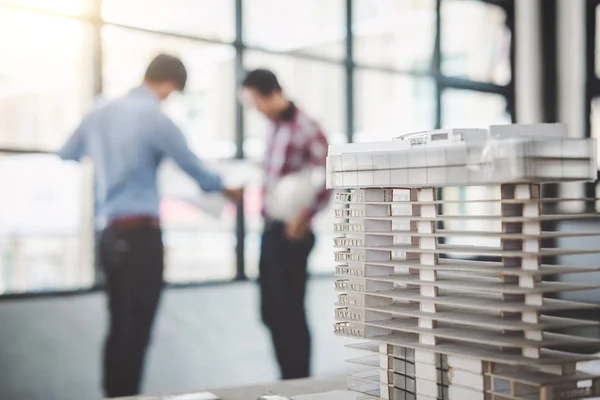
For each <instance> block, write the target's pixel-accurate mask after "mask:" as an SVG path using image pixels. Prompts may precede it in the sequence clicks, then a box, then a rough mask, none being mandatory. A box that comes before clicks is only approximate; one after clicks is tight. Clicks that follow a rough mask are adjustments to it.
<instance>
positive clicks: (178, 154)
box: [153, 115, 223, 192]
mask: <svg viewBox="0 0 600 400" xmlns="http://www.w3.org/2000/svg"><path fill="white" fill-rule="evenodd" d="M156 127H157V129H156V130H155V131H154V135H153V139H154V140H153V145H154V146H155V148H156V150H157V151H158V152H159V153H162V154H163V155H165V156H166V157H169V158H171V159H172V160H173V161H174V162H175V164H177V165H178V166H179V168H181V169H182V170H183V171H184V172H185V173H187V174H188V175H189V176H190V177H191V178H192V179H194V180H195V181H196V183H197V184H198V186H200V188H201V189H202V190H203V191H205V192H218V191H221V190H222V189H223V183H222V181H221V177H220V176H218V175H216V174H214V173H212V172H211V171H209V170H208V169H207V168H206V167H205V166H204V164H203V163H202V162H201V161H200V159H199V158H198V157H197V156H196V155H195V154H194V152H192V150H191V149H190V148H189V146H188V144H187V140H186V139H185V136H184V135H183V133H182V132H181V130H180V129H179V128H178V127H177V125H175V123H173V121H171V119H169V118H167V117H166V116H164V115H163V116H161V117H160V118H159V122H158V123H157V125H156Z"/></svg>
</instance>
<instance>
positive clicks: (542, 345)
mask: <svg viewBox="0 0 600 400" xmlns="http://www.w3.org/2000/svg"><path fill="white" fill-rule="evenodd" d="M596 165H597V164H596V145H595V142H594V140H593V139H574V138H569V137H568V135H567V131H566V127H565V126H564V125H560V124H542V125H508V126H492V127H490V129H489V130H488V129H452V130H440V131H433V132H423V133H416V134H410V135H404V136H401V137H399V138H397V139H396V140H392V141H388V142H374V143H360V144H344V145H336V146H331V147H330V149H329V155H328V160H327V180H328V181H327V185H328V187H329V188H331V189H334V190H335V191H336V193H335V200H336V210H335V217H336V222H335V226H334V229H335V232H336V238H335V247H336V252H335V261H336V274H337V276H338V277H339V278H338V280H337V281H336V284H335V285H336V289H337V291H338V292H339V299H338V303H337V305H336V307H337V308H336V310H335V316H336V324H335V333H336V334H338V335H340V336H345V337H352V338H361V339H366V340H365V341H363V342H362V343H360V344H356V345H350V346H349V347H352V348H355V349H361V350H364V351H366V352H367V355H366V356H364V357H360V358H355V359H353V360H350V361H351V362H353V363H355V364H359V365H361V366H364V367H365V372H360V373H355V374H352V375H350V376H349V377H348V387H349V389H351V390H354V391H357V392H360V393H362V394H363V395H362V397H359V398H364V399H402V400H404V399H406V400H411V399H413V400H414V399H418V400H421V399H428V400H429V399H432V400H433V399H453V400H478V399H498V400H500V399H512V400H525V399H540V400H558V399H561V400H566V399H581V398H591V397H595V396H600V376H594V375H591V374H588V373H584V372H580V371H578V370H577V368H576V366H577V363H578V362H581V361H586V360H590V359H593V358H594V357H592V356H589V355H582V354H576V353H573V352H567V351H565V350H568V349H570V348H572V347H575V346H594V345H597V344H598V341H597V340H596V339H589V338H584V337H579V336H573V335H570V334H564V333H556V332H557V331H559V332H560V331H561V330H565V329H568V328H573V327H582V326H590V325H594V324H597V322H595V321H594V322H590V321H585V320H579V319H573V318H565V317H557V316H553V315H552V314H553V313H555V312H557V311H564V310H573V309H579V308H593V307H597V306H596V305H589V304H584V303H579V302H573V301H567V300H562V299H560V298H558V297H559V296H557V295H559V294H560V293H563V292H568V291H578V290H590V289H595V288H597V286H593V285H585V284H575V283H566V282H562V281H560V279H557V278H556V277H560V276H562V275H563V274H572V273H584V272H594V271H599V270H600V268H599V267H600V262H599V263H598V265H597V266H588V267H573V266H563V265H544V264H543V263H542V262H541V258H542V257H546V256H558V257H559V259H560V256H564V255H568V254H584V253H593V252H596V253H600V250H599V251H593V250H576V249H575V250H567V249H555V248H542V247H541V240H542V239H544V238H547V237H563V236H586V235H600V233H581V234H578V233H573V232H544V231H542V222H543V221H545V220H560V219H568V218H571V217H567V216H561V215H555V214H548V215H544V214H543V213H542V211H541V210H542V207H541V205H542V203H543V202H558V201H569V200H574V199H542V198H541V195H540V185H541V184H542V183H545V182H564V181H589V180H595V179H596V175H597V170H596ZM475 185H476V186H482V185H486V186H493V188H491V189H490V191H491V192H493V193H496V196H495V197H489V198H485V199H475V200H468V201H462V203H466V206H467V207H469V205H470V203H477V202H479V203H481V202H489V203H494V204H496V205H497V210H498V212H496V213H493V212H490V213H488V214H484V215H477V216H473V215H464V214H460V213H457V214H450V213H445V212H444V210H446V207H445V206H447V205H448V204H449V203H451V202H452V201H444V200H443V198H439V197H438V196H437V194H438V193H439V192H440V190H443V189H441V188H445V187H450V186H453V187H465V186H475ZM453 201H454V202H457V200H453ZM578 217H580V218H581V217H586V218H597V217H598V216H597V215H585V216H581V215H579V216H578ZM472 219H480V220H483V221H488V222H489V223H490V224H491V225H490V226H493V227H494V229H489V230H485V231H473V230H471V231H468V230H461V229H452V230H450V229H438V227H439V225H440V223H442V222H444V221H455V222H457V221H458V222H461V221H463V222H464V221H470V220H472ZM453 226H457V225H456V223H454V224H453ZM599 230H600V229H599ZM451 237H469V238H473V239H472V242H471V243H472V244H471V245H452V244H450V243H448V241H447V242H446V243H444V241H443V240H441V239H448V238H451ZM481 238H495V239H496V240H497V243H498V245H497V246H482V245H478V239H481ZM450 242H451V241H450ZM481 257H484V259H485V261H482V258H481ZM492 260H495V261H492Z"/></svg>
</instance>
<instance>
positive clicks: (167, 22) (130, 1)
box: [102, 0, 235, 42]
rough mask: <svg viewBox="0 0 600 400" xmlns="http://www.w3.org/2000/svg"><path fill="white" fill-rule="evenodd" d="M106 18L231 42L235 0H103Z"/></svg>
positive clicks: (103, 10)
mask: <svg viewBox="0 0 600 400" xmlns="http://www.w3.org/2000/svg"><path fill="white" fill-rule="evenodd" d="M102 18H103V19H104V20H105V21H108V22H113V23H117V24H122V25H129V26H135V27H139V28H145V29H151V30H153V31H163V32H171V33H178V34H183V35H189V36H198V37H202V38H206V39H212V40H220V41H226V42H231V41H233V39H234V37H235V11H234V6H233V0H216V1H215V0H103V1H102Z"/></svg>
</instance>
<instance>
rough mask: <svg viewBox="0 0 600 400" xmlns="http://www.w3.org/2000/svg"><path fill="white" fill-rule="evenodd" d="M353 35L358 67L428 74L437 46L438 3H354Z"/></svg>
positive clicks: (402, 0)
mask: <svg viewBox="0 0 600 400" xmlns="http://www.w3.org/2000/svg"><path fill="white" fill-rule="evenodd" d="M353 5H354V10H353V18H354V20H353V21H352V33H353V35H354V56H355V59H356V61H357V62H358V63H359V64H370V65H378V66H388V67H394V68H398V69H401V70H406V71H428V70H429V69H430V67H431V58H432V55H433V47H434V43H435V20H436V16H435V0H420V1H406V0H384V1H381V0H380V1H373V0H354V2H353Z"/></svg>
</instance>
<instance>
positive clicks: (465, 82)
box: [0, 0, 600, 299]
mask: <svg viewBox="0 0 600 400" xmlns="http://www.w3.org/2000/svg"><path fill="white" fill-rule="evenodd" d="M87 1H88V3H89V9H88V11H86V12H85V13H83V14H82V15H69V14H61V13H57V12H52V11H47V10H43V9H36V8H34V7H30V6H22V5H14V4H7V3H0V8H13V9H18V10H24V11H27V12H32V13H38V14H45V15H49V16H60V17H67V18H73V19H76V20H80V21H85V22H87V23H89V24H90V25H91V26H92V30H93V34H92V38H91V43H90V47H91V49H92V50H91V52H92V68H93V71H92V80H93V82H92V85H93V95H94V96H97V95H99V94H101V93H102V91H103V88H102V78H103V65H102V39H101V31H102V28H103V27H104V26H117V27H120V28H125V29H128V30H133V31H138V32H146V33H152V34H160V35H164V36H168V37H172V38H181V39H188V40H193V41H198V42H207V43H217V44H225V45H231V46H233V48H234V49H235V78H236V80H237V81H238V82H239V81H240V80H241V79H242V78H243V76H244V74H245V70H244V54H245V51H246V50H256V51H260V52H264V53H272V54H279V55H285V56H287V57H294V58H304V59H309V60H313V61H318V62H322V63H329V64H336V65H340V66H342V67H343V70H344V74H345V77H344V89H345V94H344V121H343V126H344V127H345V131H346V136H347V140H348V142H352V141H353V137H354V131H355V115H356V114H355V110H356V101H355V89H356V88H355V86H356V85H355V81H356V77H355V75H356V74H355V72H356V71H360V70H372V71H380V72H386V73H392V74H397V75H409V76H414V77H423V76H425V77H429V78H432V79H433V81H434V84H435V113H434V116H435V120H434V121H433V122H434V128H436V129H438V128H440V127H441V126H442V125H443V121H442V111H443V110H442V96H443V93H444V91H445V90H448V89H464V90H469V91H474V92H481V93H494V94H499V95H502V96H503V97H505V99H506V104H507V113H508V114H509V115H510V117H511V121H512V122H514V121H516V119H517V118H516V106H515V73H516V68H515V48H516V32H515V0H476V1H480V2H483V3H487V4H491V5H494V6H498V7H501V8H502V9H504V11H505V12H506V21H505V23H506V26H507V28H508V29H509V30H510V33H511V36H510V54H509V57H510V69H511V79H510V81H509V82H508V83H507V84H505V85H496V84H492V83H485V82H477V81H473V80H469V79H465V78H458V77H450V76H445V75H444V74H443V73H442V68H441V65H442V49H441V27H442V24H443V21H442V16H441V8H442V3H443V1H446V0H436V1H435V13H436V14H435V30H436V31H435V42H434V46H433V55H432V61H431V68H430V70H429V71H428V72H426V73H425V74H424V73H422V72H411V71H403V70H399V69H395V68H391V67H383V66H371V65H363V64H360V63H358V62H356V60H355V57H354V46H353V45H354V36H353V35H352V24H353V13H354V11H355V7H354V0H345V1H344V4H343V7H344V8H345V9H344V10H343V11H344V13H345V17H344V18H345V19H344V22H345V34H346V37H345V43H344V47H345V57H344V58H343V59H341V60H336V59H331V58H327V57H322V56H318V55H311V54H310V53H303V52H302V51H292V52H290V51H283V52H279V51H273V50H269V49H265V48H261V47H258V46H251V45H248V44H247V43H246V42H245V41H244V29H243V28H244V15H243V8H244V7H243V6H244V4H243V3H244V1H245V0H234V15H232V16H231V18H233V19H234V27H235V37H234V39H233V41H220V40H215V39H212V38H204V37H199V36H193V35H184V34H176V33H173V32H167V31H156V30H151V29H145V28H140V27H135V26H127V25H123V24H117V23H110V22H107V21H104V20H103V19H102V15H101V8H102V7H101V6H102V0H87ZM246 1H247V0H246ZM593 4H594V5H597V4H600V0H594V1H593ZM588 7H589V5H588ZM593 14H594V15H593V16H590V13H588V25H589V23H590V21H589V20H590V18H592V20H591V22H593V23H594V24H595V13H593ZM591 26H592V27H593V26H594V25H593V24H592V25H591ZM588 32H589V26H588ZM592 36H593V35H592ZM590 40H592V42H591V43H588V55H589V54H590V53H589V49H590V47H589V46H592V47H591V48H592V50H593V48H594V47H593V46H594V45H595V42H594V40H595V39H594V38H593V37H592V38H591V39H590V38H589V37H588V41H590ZM591 54H592V57H593V52H592V53H591ZM591 62H592V66H593V58H592V61H591ZM588 63H589V60H588ZM588 72H589V71H588ZM592 73H593V68H592ZM588 75H589V74H588ZM592 89H594V90H593V91H592ZM236 92H237V88H236ZM591 93H595V94H596V95H598V96H600V80H599V79H598V78H597V77H595V76H594V80H593V86H591V84H590V83H589V82H588V90H587V96H588V100H589V96H590V95H591ZM231 101H232V102H235V118H236V122H235V136H234V140H235V155H234V157H233V159H237V160H243V159H245V158H246V155H245V154H244V147H243V144H244V139H245V136H246V135H245V127H244V110H243V108H242V105H241V103H240V102H239V99H238V96H237V93H231ZM589 106H590V102H589V101H588V109H587V110H586V112H588V115H589V111H590V110H589ZM588 120H589V119H588ZM587 134H588V136H589V134H590V129H589V121H588V129H587ZM2 151H5V152H10V151H19V150H18V149H2ZM593 188H594V190H595V186H594V187H593ZM438 195H439V196H441V195H442V191H441V190H440V191H439V193H438ZM593 197H594V196H593ZM440 211H441V206H440ZM235 235H236V239H237V244H236V248H235V254H236V261H237V263H236V271H235V277H234V279H233V281H243V280H246V279H248V278H247V276H246V267H245V249H244V246H245V236H246V224H245V218H244V206H243V204H240V205H238V208H237V213H236V228H235ZM94 270H95V271H96V274H95V283H94V285H93V286H92V287H91V288H89V289H81V290H77V291H76V292H81V293H86V292H89V290H96V289H100V288H101V287H102V286H103V283H102V281H101V274H100V273H99V267H98V262H96V265H95V266H94ZM224 282H229V281H217V282H191V283H189V284H186V283H184V284H181V283H167V285H168V286H169V287H188V286H190V285H192V286H205V285H210V284H215V283H219V284H220V283H224ZM54 293H55V294H64V292H54ZM67 293H72V292H71V291H69V292H67ZM50 294H51V295H52V293H50ZM33 295H34V294H32V293H24V294H16V295H13V294H11V295H0V299H1V298H9V297H10V298H12V297H15V296H33ZM35 295H39V293H38V294H35Z"/></svg>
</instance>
